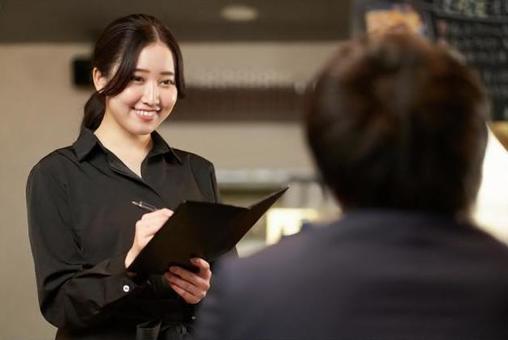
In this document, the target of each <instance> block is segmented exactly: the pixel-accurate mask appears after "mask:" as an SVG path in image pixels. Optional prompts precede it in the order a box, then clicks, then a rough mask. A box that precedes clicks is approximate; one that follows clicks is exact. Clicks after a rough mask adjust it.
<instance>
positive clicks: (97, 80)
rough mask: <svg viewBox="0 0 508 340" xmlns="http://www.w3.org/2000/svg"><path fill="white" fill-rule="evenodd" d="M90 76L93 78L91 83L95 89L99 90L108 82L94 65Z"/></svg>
mask: <svg viewBox="0 0 508 340" xmlns="http://www.w3.org/2000/svg"><path fill="white" fill-rule="evenodd" d="M92 78H93V85H94V86H95V90H96V91H97V92H99V91H100V90H102V89H103V88H104V87H105V86H106V84H107V83H108V80H107V79H106V77H105V76H104V75H103V74H102V73H101V71H99V69H98V68H97V67H94V68H93V70H92Z"/></svg>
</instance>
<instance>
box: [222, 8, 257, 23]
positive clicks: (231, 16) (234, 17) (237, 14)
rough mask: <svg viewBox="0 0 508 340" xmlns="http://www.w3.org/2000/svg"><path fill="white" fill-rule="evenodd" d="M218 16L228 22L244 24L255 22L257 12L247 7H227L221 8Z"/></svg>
mask: <svg viewBox="0 0 508 340" xmlns="http://www.w3.org/2000/svg"><path fill="white" fill-rule="evenodd" d="M220 15H221V16H222V17H223V18H224V19H226V20H228V21H236V22H246V21H253V20H256V19H257V18H258V16H259V12H258V10H257V9H256V8H254V7H251V6H247V5H228V6H225V7H224V8H222V10H221V11H220Z"/></svg>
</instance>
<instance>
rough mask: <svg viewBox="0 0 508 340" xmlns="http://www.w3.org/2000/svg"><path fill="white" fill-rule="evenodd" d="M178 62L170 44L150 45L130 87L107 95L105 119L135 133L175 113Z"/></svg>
mask: <svg viewBox="0 0 508 340" xmlns="http://www.w3.org/2000/svg"><path fill="white" fill-rule="evenodd" d="M176 98H177V88H176V85H175V66H174V61H173V54H172V53H171V51H170V49H169V48H168V47H167V45H165V44H163V43H161V42H157V43H153V44H150V45H147V46H146V47H145V48H143V50H141V53H140V54H139V58H138V63H137V65H136V69H135V71H134V74H133V75H132V78H131V80H130V82H129V84H128V85H127V87H126V88H125V89H124V90H123V91H122V92H120V93H119V94H117V95H116V96H113V97H107V98H106V112H105V117H104V118H105V119H112V120H113V121H114V122H115V123H116V124H115V125H116V126H118V127H119V128H121V129H123V130H124V131H125V132H127V133H129V134H132V135H146V134H149V133H151V132H152V131H153V130H155V129H156V128H157V127H158V126H159V125H160V124H161V123H162V122H163V121H164V120H165V119H166V118H167V117H168V116H169V114H170V113H171V111H172V110H173V106H174V105H175V103H176Z"/></svg>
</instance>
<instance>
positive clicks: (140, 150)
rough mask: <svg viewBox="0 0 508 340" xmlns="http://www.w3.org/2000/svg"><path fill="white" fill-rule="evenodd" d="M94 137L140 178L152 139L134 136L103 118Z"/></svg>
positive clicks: (144, 136) (146, 136) (110, 120)
mask: <svg viewBox="0 0 508 340" xmlns="http://www.w3.org/2000/svg"><path fill="white" fill-rule="evenodd" d="M94 133H95V135H96V136H97V138H98V139H99V141H100V142H101V144H102V145H104V147H106V148H107V149H108V150H109V151H111V152H112V153H113V154H115V156H117V157H118V158H119V159H120V160H121V161H122V162H123V163H124V164H125V165H126V166H127V167H128V168H129V169H131V170H132V171H133V172H134V173H136V174H137V175H138V176H140V177H141V163H142V162H143V160H144V159H145V157H146V155H147V154H148V152H150V150H151V148H152V137H151V135H150V134H147V135H135V134H132V133H129V132H128V131H126V130H125V129H123V128H122V127H120V126H118V124H117V123H116V122H114V121H113V119H107V116H105V117H104V119H103V121H102V123H101V124H100V126H99V127H98V128H97V130H95V132H94Z"/></svg>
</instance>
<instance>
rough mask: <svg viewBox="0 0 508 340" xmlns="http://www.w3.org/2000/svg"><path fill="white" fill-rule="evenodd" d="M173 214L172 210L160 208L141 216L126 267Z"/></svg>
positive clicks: (126, 260)
mask: <svg viewBox="0 0 508 340" xmlns="http://www.w3.org/2000/svg"><path fill="white" fill-rule="evenodd" d="M171 215H173V211H172V210H169V209H160V210H156V211H154V212H151V213H148V214H144V215H143V216H141V219H140V220H139V221H137V222H136V233H135V235H134V241H133V242H132V247H131V249H129V252H128V253H127V256H126V257H125V268H128V267H129V266H130V265H131V263H132V261H134V259H135V258H136V256H138V254H139V253H140V252H141V250H142V249H143V248H144V247H145V246H146V245H147V243H148V242H150V240H151V239H152V237H153V235H154V234H155V233H156V232H157V231H158V230H159V229H160V228H161V227H162V226H163V225H164V223H166V221H167V220H168V219H169V218H170V217H171Z"/></svg>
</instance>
